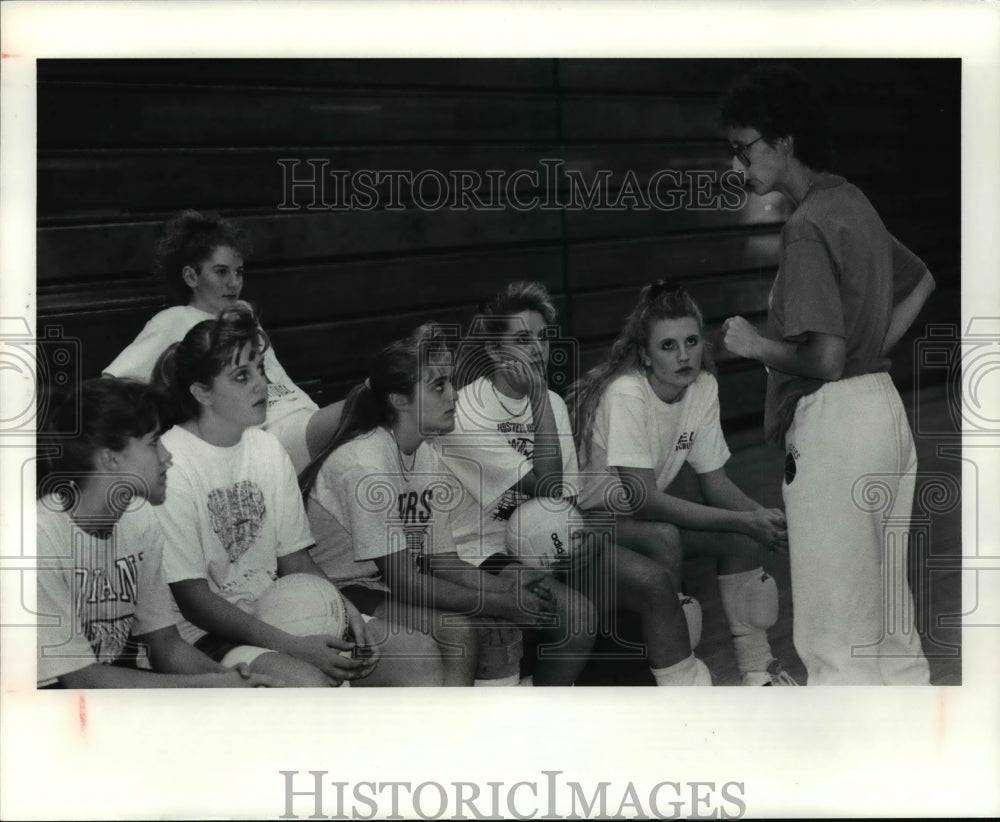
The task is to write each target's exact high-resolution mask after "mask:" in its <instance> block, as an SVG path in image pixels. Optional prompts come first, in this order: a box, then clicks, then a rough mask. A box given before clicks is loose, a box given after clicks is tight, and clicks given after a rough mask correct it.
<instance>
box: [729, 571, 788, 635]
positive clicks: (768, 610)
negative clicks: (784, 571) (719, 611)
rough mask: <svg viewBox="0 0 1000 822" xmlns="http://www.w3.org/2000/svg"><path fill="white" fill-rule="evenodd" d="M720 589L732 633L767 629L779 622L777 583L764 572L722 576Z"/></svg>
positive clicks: (739, 633)
mask: <svg viewBox="0 0 1000 822" xmlns="http://www.w3.org/2000/svg"><path fill="white" fill-rule="evenodd" d="M719 590H720V592H721V594H722V608H723V610H724V611H725V612H726V618H727V619H728V620H729V627H730V630H731V631H732V633H733V636H745V635H746V634H748V633H751V632H752V631H764V630H767V629H768V628H770V627H771V626H772V625H774V623H776V622H777V621H778V586H777V584H776V583H775V581H774V577H772V576H771V575H770V574H768V573H766V572H765V571H763V570H761V569H758V570H756V571H747V572H745V573H742V574H733V575H732V576H724V577H719Z"/></svg>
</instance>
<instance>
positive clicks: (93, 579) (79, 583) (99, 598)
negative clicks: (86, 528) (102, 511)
mask: <svg viewBox="0 0 1000 822" xmlns="http://www.w3.org/2000/svg"><path fill="white" fill-rule="evenodd" d="M112 539H114V537H112ZM113 550H114V546H113V544H110V545H109V544H108V543H105V542H103V541H94V543H93V544H86V545H82V546H81V545H77V546H75V551H74V553H75V555H76V556H75V563H74V574H73V576H74V581H75V585H74V589H75V590H74V591H73V597H74V599H75V602H74V608H73V610H74V614H75V617H76V619H75V623H76V625H75V629H76V631H78V632H79V633H81V634H83V635H84V637H85V638H86V640H87V642H88V643H89V644H90V647H91V648H92V649H93V651H94V656H96V657H97V658H98V659H100V660H103V661H111V660H114V659H117V658H118V657H120V656H121V655H122V653H123V651H124V650H125V646H126V643H127V640H128V636H129V633H130V631H131V630H132V621H133V614H132V610H133V608H134V604H135V600H136V581H137V578H138V565H139V563H140V562H142V553H141V552H139V553H138V554H129V555H128V556H125V557H119V558H117V559H115V560H114V568H108V567H107V566H106V557H107V555H108V554H109V553H110V552H113ZM119 603H127V606H126V607H120V606H119ZM122 611H124V612H125V613H124V614H122Z"/></svg>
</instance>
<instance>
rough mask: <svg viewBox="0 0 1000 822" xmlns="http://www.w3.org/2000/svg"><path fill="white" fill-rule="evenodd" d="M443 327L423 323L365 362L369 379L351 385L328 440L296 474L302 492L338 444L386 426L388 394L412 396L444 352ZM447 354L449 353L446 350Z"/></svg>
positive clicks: (390, 415) (390, 418)
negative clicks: (422, 376)
mask: <svg viewBox="0 0 1000 822" xmlns="http://www.w3.org/2000/svg"><path fill="white" fill-rule="evenodd" d="M447 351H448V346H447V344H446V342H445V334H444V332H443V330H442V329H441V328H440V327H439V326H437V325H435V324H434V323H425V324H424V325H422V326H420V327H419V328H417V329H416V330H415V331H414V332H413V333H412V334H411V335H410V336H409V337H405V338H404V339H401V340H396V341H395V342H391V343H389V344H388V345H387V346H385V347H384V348H383V349H382V350H381V351H379V352H378V353H377V354H376V355H375V356H374V357H373V358H372V360H371V362H370V363H369V365H368V379H367V380H365V382H364V383H363V384H361V385H358V386H356V387H354V388H352V389H351V392H350V393H349V394H348V395H347V399H346V400H344V410H343V413H342V414H341V417H340V425H338V426H337V430H336V431H335V432H334V434H333V437H332V438H331V440H330V442H329V444H328V445H327V446H326V447H325V448H324V449H323V450H322V452H320V454H318V455H317V456H316V458H315V459H313V460H312V461H311V462H310V463H309V465H307V466H306V467H305V468H304V469H303V471H302V473H301V474H300V475H299V487H300V488H301V489H302V496H303V498H305V499H308V497H309V493H310V492H311V491H312V489H313V487H314V486H315V484H316V477H317V476H319V472H320V470H321V469H322V467H323V463H325V462H326V460H327V458H329V456H330V455H331V454H332V453H333V452H334V451H335V450H336V449H337V448H339V447H340V446H341V445H343V444H344V443H347V442H350V441H351V440H353V439H355V438H356V437H360V436H362V435H364V434H367V433H368V432H369V431H373V430H374V429H375V428H378V427H379V426H382V427H384V428H388V427H390V426H391V425H392V423H393V422H394V421H395V419H396V409H395V408H393V406H392V403H391V402H390V401H389V395H390V394H402V395H404V396H406V397H411V398H412V397H413V392H414V388H415V387H416V385H417V382H418V380H419V379H420V372H421V369H422V368H423V367H424V366H426V365H432V364H435V358H436V355H438V354H439V353H440V352H447ZM448 356H449V358H450V353H448Z"/></svg>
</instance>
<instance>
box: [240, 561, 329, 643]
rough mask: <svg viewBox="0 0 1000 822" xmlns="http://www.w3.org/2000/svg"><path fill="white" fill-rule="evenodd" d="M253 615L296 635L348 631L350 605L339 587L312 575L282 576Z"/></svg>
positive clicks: (265, 594)
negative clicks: (343, 597) (342, 596)
mask: <svg viewBox="0 0 1000 822" xmlns="http://www.w3.org/2000/svg"><path fill="white" fill-rule="evenodd" d="M254 616H255V617H257V619H259V620H261V621H262V622H266V623H267V624H268V625H273V626H274V627H275V628H280V629H281V630H282V631H285V632H287V633H289V634H292V635H293V636H311V635H313V634H332V635H333V636H335V637H337V639H343V638H344V635H345V634H346V633H347V608H346V607H345V606H344V600H343V599H342V598H341V596H340V592H339V591H338V590H337V588H336V586H334V584H333V583H332V582H330V581H329V580H327V579H323V578H321V577H318V576H315V575H313V574H289V575H288V576H286V577H281V578H280V579H279V580H277V581H276V582H275V583H274V584H273V585H271V587H270V588H268V589H267V590H266V591H265V592H264V595H263V596H262V597H261V598H260V599H258V600H257V603H256V605H255V606H254Z"/></svg>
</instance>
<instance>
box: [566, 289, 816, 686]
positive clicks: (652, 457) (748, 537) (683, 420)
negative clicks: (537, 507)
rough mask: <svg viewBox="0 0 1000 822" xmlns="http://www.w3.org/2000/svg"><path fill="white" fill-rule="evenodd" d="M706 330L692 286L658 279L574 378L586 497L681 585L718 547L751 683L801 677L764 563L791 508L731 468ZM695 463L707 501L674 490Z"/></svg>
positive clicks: (745, 676)
mask: <svg viewBox="0 0 1000 822" xmlns="http://www.w3.org/2000/svg"><path fill="white" fill-rule="evenodd" d="M701 331H702V318H701V312H700V311H699V310H698V307H697V306H696V305H695V303H694V301H693V300H692V299H691V297H690V296H689V295H688V293H687V292H686V291H685V290H684V289H683V288H681V287H680V286H679V285H673V284H670V283H666V282H664V281H662V280H661V281H658V282H656V283H651V284H649V285H647V286H645V287H644V288H643V289H642V292H641V293H640V295H639V301H638V303H637V304H636V306H635V308H633V310H632V313H631V314H629V316H628V318H627V319H626V320H625V325H624V327H623V328H622V330H621V332H620V333H619V335H618V338H617V339H616V340H615V342H614V343H613V344H612V346H611V350H610V352H609V354H608V356H607V357H606V358H605V360H604V361H603V362H602V363H600V364H599V365H598V366H596V367H595V368H593V369H592V370H591V371H590V372H589V373H588V374H587V375H586V376H585V377H584V378H583V379H581V380H580V381H579V382H577V383H575V384H574V385H573V386H572V387H571V388H570V391H569V403H570V406H571V407H572V408H573V410H574V412H575V413H576V415H577V426H578V427H577V430H576V441H577V443H578V446H579V451H580V456H581V459H582V461H583V474H582V483H583V490H582V492H581V494H580V506H581V507H582V508H583V509H584V510H605V511H610V512H611V513H613V514H614V515H615V527H616V535H617V540H618V542H619V544H620V545H622V546H624V547H626V548H629V549H632V550H634V551H636V552H638V553H641V554H643V555H644V556H646V557H649V558H650V559H652V560H654V561H656V562H657V563H659V564H661V565H663V566H665V567H666V568H668V569H669V571H670V574H671V577H672V579H673V581H674V585H675V586H677V587H678V588H679V586H680V581H681V565H682V561H683V558H684V556H685V555H693V554H700V555H709V556H712V557H714V559H715V561H716V567H717V570H718V574H719V590H720V594H721V598H722V606H723V610H724V611H725V613H726V618H727V619H728V621H729V628H730V631H731V633H732V636H733V643H734V646H735V650H736V661H737V665H738V667H739V669H740V674H741V675H742V684H744V685H795V684H797V683H796V682H795V681H794V680H793V679H792V678H791V677H790V676H789V675H788V674H787V673H786V672H785V671H784V670H783V669H782V668H781V666H780V665H779V664H778V663H777V661H776V660H775V659H774V656H773V654H772V653H771V646H770V643H769V641H768V638H767V629H768V628H770V627H771V626H772V625H773V624H774V623H775V622H776V621H777V618H778V588H777V585H776V584H775V582H774V579H773V578H772V577H771V576H770V575H768V574H766V573H765V572H764V570H763V568H762V567H761V547H763V548H765V549H768V548H783V547H784V545H785V528H784V516H783V515H782V513H781V511H779V510H777V509H766V508H764V507H763V506H762V505H760V504H759V503H757V502H755V501H754V500H752V499H750V498H749V497H747V496H746V494H744V493H743V492H742V491H741V490H740V489H739V488H737V487H736V486H735V485H734V484H733V482H732V480H730V479H729V476H728V475H727V474H726V470H725V464H726V462H727V461H728V460H729V448H728V447H727V446H726V440H725V438H724V437H723V434H722V426H721V424H720V421H719V386H718V383H717V382H716V380H715V377H714V375H713V374H711V373H710V371H709V370H707V369H708V368H710V367H711V361H710V359H709V357H708V352H707V351H706V349H705V343H704V340H703V338H702V335H701ZM685 462H686V463H688V464H689V465H690V466H691V467H692V468H693V469H694V470H695V472H696V473H697V475H698V486H699V489H700V491H701V495H702V497H703V498H704V500H705V502H706V503H707V504H706V505H701V504H697V503H694V502H690V501H687V500H683V499H680V498H678V497H675V496H672V495H671V494H670V493H668V490H669V486H670V484H671V483H672V482H673V480H674V479H675V478H676V476H677V474H678V473H679V472H680V470H681V467H682V466H683V465H684V463H685Z"/></svg>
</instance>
